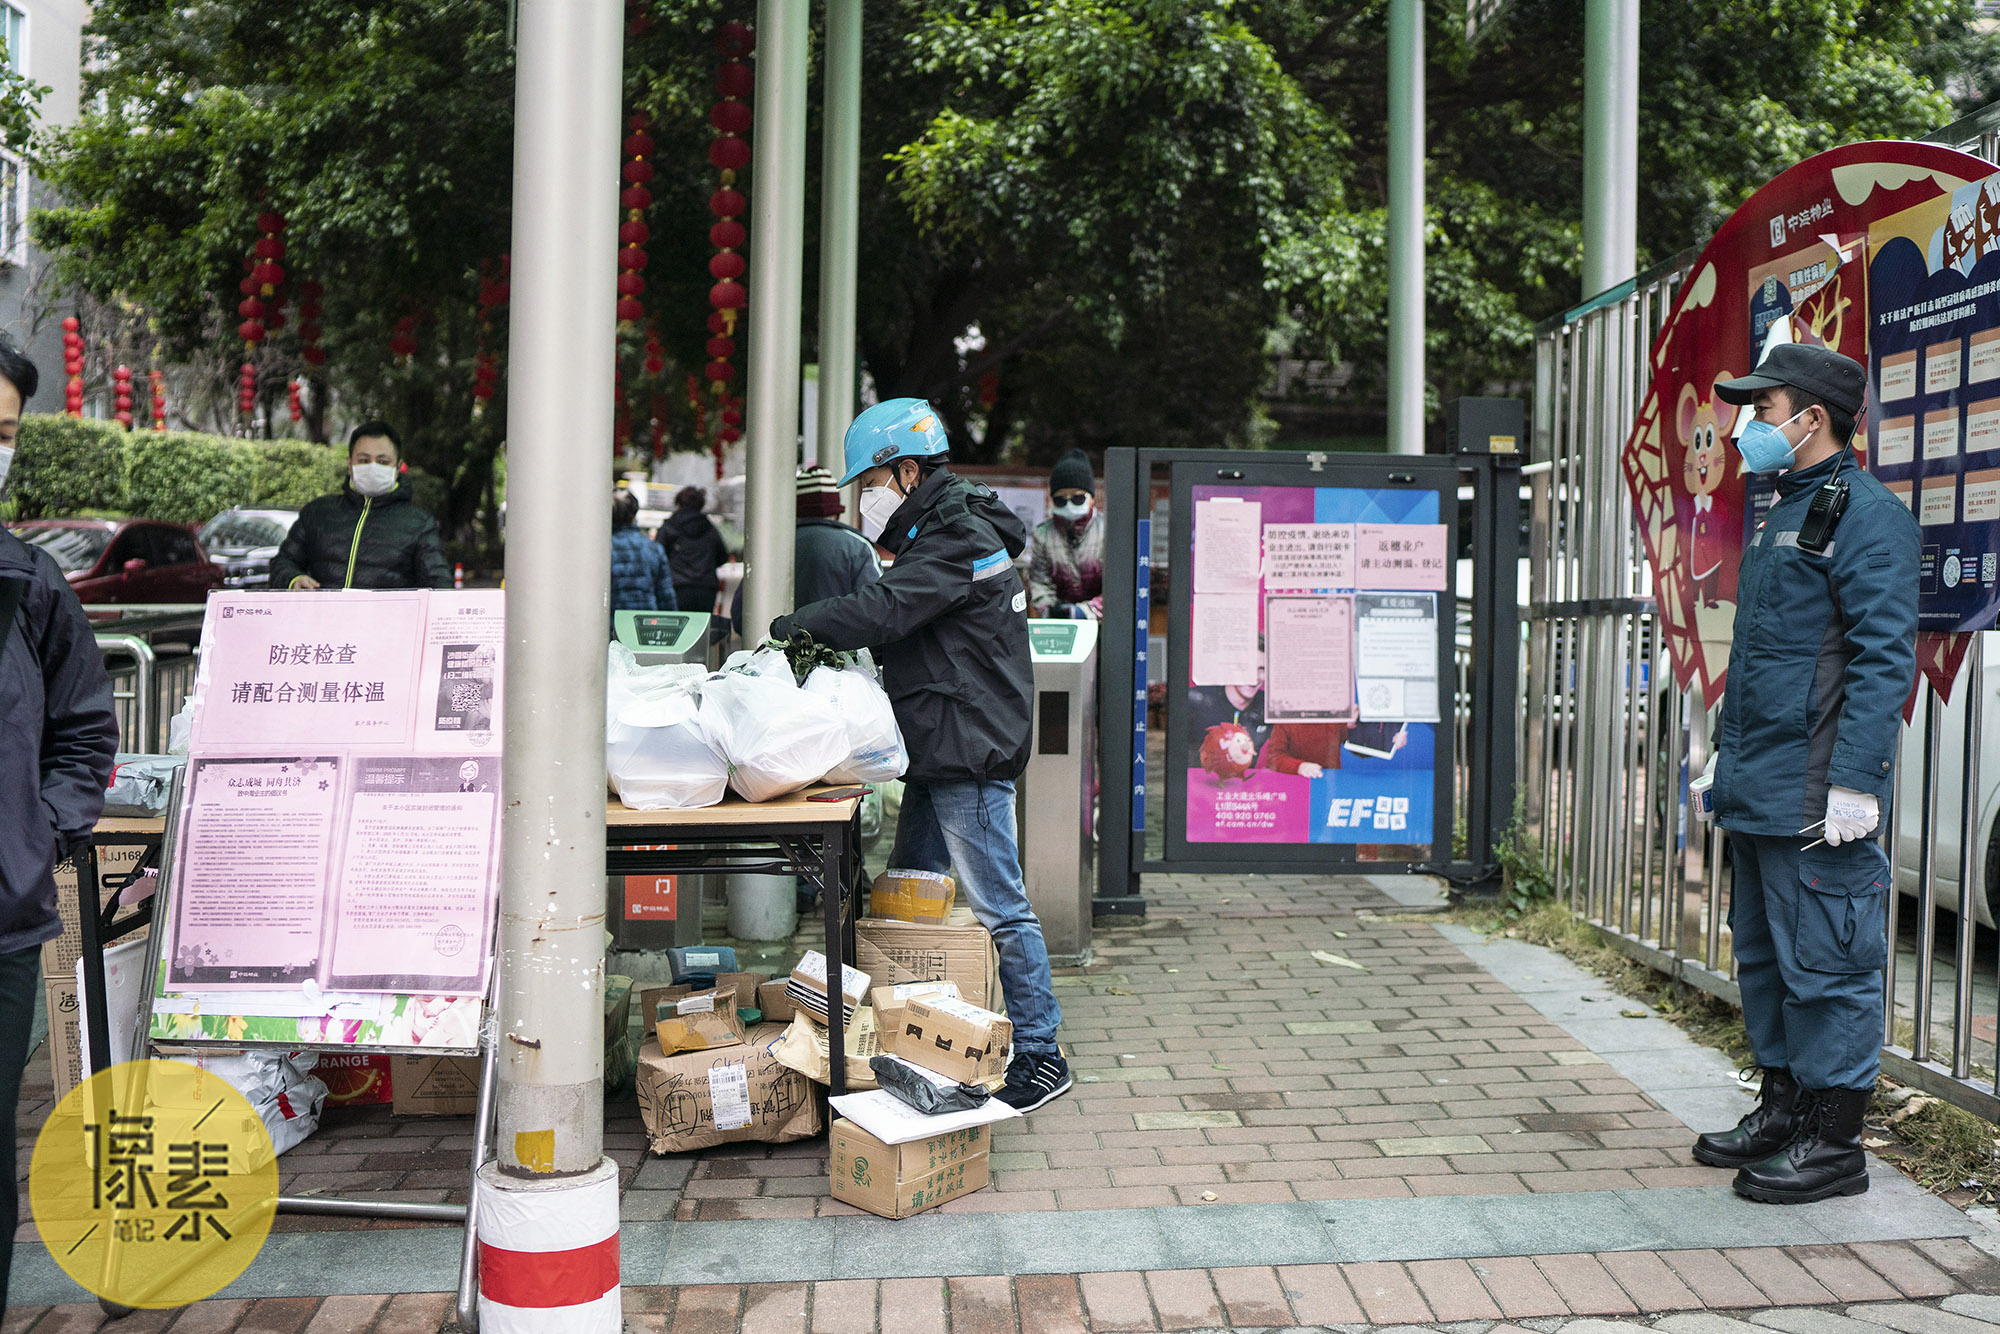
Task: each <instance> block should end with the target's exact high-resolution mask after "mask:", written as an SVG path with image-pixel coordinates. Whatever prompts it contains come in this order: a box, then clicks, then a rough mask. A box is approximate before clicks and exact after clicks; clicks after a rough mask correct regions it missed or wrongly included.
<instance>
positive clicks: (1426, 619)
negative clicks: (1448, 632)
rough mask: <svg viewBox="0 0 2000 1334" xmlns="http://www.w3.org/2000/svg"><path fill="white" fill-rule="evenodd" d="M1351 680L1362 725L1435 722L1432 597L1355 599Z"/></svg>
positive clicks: (1394, 595)
mask: <svg viewBox="0 0 2000 1334" xmlns="http://www.w3.org/2000/svg"><path fill="white" fill-rule="evenodd" d="M1354 675H1355V682H1356V686H1357V693H1358V694H1359V696H1360V702H1361V717H1362V718H1363V719H1364V720H1366V721H1368V722H1406V723H1434V722H1436V721H1438V624H1437V594H1435V593H1357V594H1355V595H1354Z"/></svg>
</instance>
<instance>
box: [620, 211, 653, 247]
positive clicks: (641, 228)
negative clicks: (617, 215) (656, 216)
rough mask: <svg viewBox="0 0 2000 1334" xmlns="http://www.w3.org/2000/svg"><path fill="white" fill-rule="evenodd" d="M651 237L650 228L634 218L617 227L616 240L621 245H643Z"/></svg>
mask: <svg viewBox="0 0 2000 1334" xmlns="http://www.w3.org/2000/svg"><path fill="white" fill-rule="evenodd" d="M652 239H653V232H652V229H651V228H650V227H648V226H646V224H645V223H643V222H640V221H639V220H638V219H636V218H635V219H633V220H632V221H631V222H627V223H621V224H620V225H619V227H618V240H619V242H620V243H621V244H623V245H644V244H646V242H648V241H650V240H652Z"/></svg>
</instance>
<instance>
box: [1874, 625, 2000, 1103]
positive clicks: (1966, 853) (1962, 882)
mask: <svg viewBox="0 0 2000 1334" xmlns="http://www.w3.org/2000/svg"><path fill="white" fill-rule="evenodd" d="M1985 646H1986V636H1985V635H1979V634H1976V635H1973V636H1972V648H1971V651H1970V652H1968V653H1967V654H1966V655H1965V668H1964V672H1965V684H1964V685H1963V686H1962V687H1961V688H1962V689H1963V690H1964V691H1965V752H1964V754H1963V755H1961V756H1960V759H1959V766H1960V767H1959V790H1958V936H1957V940H1956V942H1955V943H1956V946H1957V949H1956V952H1955V957H1954V958H1953V959H1952V961H1951V977H1952V1010H1951V1077H1952V1078H1953V1079H1965V1078H1967V1077H1968V1076H1970V1075H1971V1073H1972V969H1973V950H1972V946H1973V940H1974V932H1975V930H1976V929H1977V927H1978V924H1979V923H1978V917H1977V915H1976V914H1977V911H1978V910H1977V909H1976V908H1975V907H1974V900H1973V897H1972V884H1973V877H1975V876H1977V875H1978V874H1979V873H1980V872H1981V871H1982V870H1983V869H1985V868H1984V866H1983V863H1984V861H1985V857H1984V849H1982V848H1980V847H1979V846H1978V843H1979V705H1980V699H1979V697H1980V695H1981V693H1982V692H1983V690H1984V688H1985V676H1986V669H1985V666H1984V664H1983V663H1982V661H1981V659H1982V658H1983V657H1984V656H1985V654H1984V652H1983V650H1984V649H1985ZM1891 813H1892V814H1893V811H1892V812H1891ZM1895 885H1896V881H1895V877H1894V876H1891V877H1890V880H1889V888H1890V893H1892V894H1893V893H1894V892H1895ZM1889 948H1890V949H1891V950H1894V949H1895V948H1896V942H1895V941H1894V940H1893V939H1892V940H1891V941H1890V942H1889Z"/></svg>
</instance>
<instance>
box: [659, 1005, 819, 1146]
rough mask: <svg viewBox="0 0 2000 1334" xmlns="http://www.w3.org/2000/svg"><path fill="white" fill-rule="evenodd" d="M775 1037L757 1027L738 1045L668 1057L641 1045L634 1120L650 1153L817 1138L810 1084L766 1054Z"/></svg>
mask: <svg viewBox="0 0 2000 1334" xmlns="http://www.w3.org/2000/svg"><path fill="white" fill-rule="evenodd" d="M779 1031H780V1030H779V1028H778V1026H777V1025H776V1024H759V1025H757V1027H755V1028H754V1029H752V1030H750V1033H749V1041H748V1042H747V1043H746V1044H744V1045H742V1046H738V1047H724V1048H723V1049H722V1050H720V1051H694V1052H682V1053H680V1054H678V1055H673V1056H669V1055H666V1054H664V1053H663V1052H661V1050H660V1044H659V1043H657V1042H648V1043H646V1045H645V1048H644V1049H643V1050H642V1051H640V1053H639V1074H638V1085H639V1116H640V1119H641V1120H643V1121H644V1122H645V1124H646V1138H647V1141H648V1143H649V1144H650V1146H651V1148H652V1150H653V1152H654V1153H687V1152H689V1151H690V1150H693V1149H705V1148H708V1147H709V1146H710V1145H712V1144H726V1143H730V1142H733V1141H738V1140H755V1141H758V1142H760V1143H765V1144H783V1143H786V1142H788V1141H791V1140H795V1139H807V1138H809V1137H811V1136H813V1135H817V1134H818V1133H819V1124H820V1123H819V1099H818V1098H817V1097H815V1096H814V1094H813V1091H812V1085H811V1084H809V1083H807V1082H806V1077H805V1076H804V1075H802V1074H800V1073H799V1072H798V1071H796V1070H788V1069H786V1068H785V1067H784V1066H782V1065H780V1064H779V1063H778V1060H777V1058H776V1057H775V1056H773V1055H772V1054H771V1048H772V1047H773V1046H774V1045H776V1041H777V1037H778V1034H779ZM718 1095H720V1097H721V1099H722V1101H723V1106H722V1109H721V1114H720V1115H719V1116H718V1114H717V1109H716V1099H717V1096H718Z"/></svg>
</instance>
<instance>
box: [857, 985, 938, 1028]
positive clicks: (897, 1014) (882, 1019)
mask: <svg viewBox="0 0 2000 1334" xmlns="http://www.w3.org/2000/svg"><path fill="white" fill-rule="evenodd" d="M956 995H958V983H956V982H898V983H896V984H895V985H894V986H887V987H876V988H875V989H874V990H873V991H871V992H869V993H868V999H869V1003H870V1004H871V1005H872V1006H873V1007H874V1009H875V1026H876V1027H877V1028H880V1029H881V1030H882V1031H883V1032H884V1033H893V1032H895V1031H896V1027H897V1025H899V1024H901V1023H902V1022H903V1004H904V1002H905V1001H907V1000H909V999H910V997H912V996H956Z"/></svg>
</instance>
